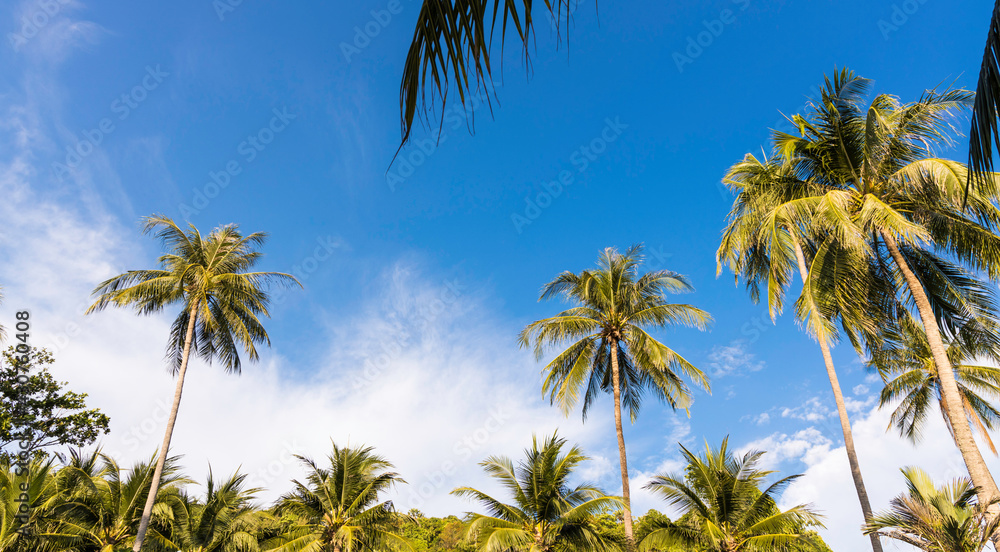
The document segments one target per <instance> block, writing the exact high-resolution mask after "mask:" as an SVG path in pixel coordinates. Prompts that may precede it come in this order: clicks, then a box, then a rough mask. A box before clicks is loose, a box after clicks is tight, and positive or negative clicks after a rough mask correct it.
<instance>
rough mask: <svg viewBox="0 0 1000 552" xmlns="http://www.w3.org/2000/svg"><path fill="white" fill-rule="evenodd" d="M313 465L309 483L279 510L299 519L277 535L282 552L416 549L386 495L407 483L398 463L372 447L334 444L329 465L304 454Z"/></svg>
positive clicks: (285, 499)
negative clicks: (401, 530) (403, 532)
mask: <svg viewBox="0 0 1000 552" xmlns="http://www.w3.org/2000/svg"><path fill="white" fill-rule="evenodd" d="M299 459H300V460H302V462H303V463H304V464H305V466H306V468H307V469H308V475H307V476H306V480H305V482H300V481H293V483H294V486H295V489H294V490H293V491H292V492H290V493H288V494H286V495H284V496H282V497H281V499H280V501H279V504H278V509H277V512H278V514H279V515H281V514H286V513H287V514H291V515H293V516H294V517H295V518H296V523H295V524H294V525H293V526H292V527H291V528H290V529H289V530H288V532H287V533H286V534H284V535H281V536H280V537H279V538H277V539H275V540H274V542H273V543H271V544H272V545H273V549H274V550H275V551H276V552H321V551H322V552H362V551H366V550H386V549H388V550H401V551H412V549H413V548H412V546H411V545H410V543H409V542H408V541H407V539H405V538H403V537H402V536H401V535H399V534H398V533H396V530H397V527H398V521H399V517H400V515H399V514H397V513H396V512H395V510H394V509H393V507H392V502H390V501H380V500H381V498H382V495H383V494H384V493H386V492H387V491H389V489H391V488H392V487H393V486H395V485H397V484H399V483H405V481H403V479H402V478H401V477H400V476H399V474H397V473H396V472H393V471H389V470H391V469H392V468H393V465H392V464H391V463H390V462H389V461H388V460H386V459H385V458H383V457H381V456H378V455H377V454H375V453H374V449H373V448H372V447H363V446H362V447H343V448H342V447H339V446H337V444H336V443H334V444H333V453H332V454H331V455H330V456H329V458H328V461H329V466H328V467H321V466H319V465H318V464H316V463H315V462H314V461H312V460H310V459H308V458H304V457H301V456H300V457H299Z"/></svg>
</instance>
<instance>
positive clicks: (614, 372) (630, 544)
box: [611, 339, 635, 552]
mask: <svg viewBox="0 0 1000 552" xmlns="http://www.w3.org/2000/svg"><path fill="white" fill-rule="evenodd" d="M611 379H612V384H613V387H614V398H615V431H616V432H617V433H618V462H619V464H620V465H621V468H622V501H623V502H625V511H624V514H625V516H624V517H625V541H626V546H627V548H628V551H629V552H632V551H633V550H635V537H634V536H633V533H632V501H631V498H630V497H629V495H630V493H629V484H628V463H627V462H626V460H625V434H624V433H623V432H622V393H621V385H620V384H619V381H618V341H616V340H614V339H612V340H611Z"/></svg>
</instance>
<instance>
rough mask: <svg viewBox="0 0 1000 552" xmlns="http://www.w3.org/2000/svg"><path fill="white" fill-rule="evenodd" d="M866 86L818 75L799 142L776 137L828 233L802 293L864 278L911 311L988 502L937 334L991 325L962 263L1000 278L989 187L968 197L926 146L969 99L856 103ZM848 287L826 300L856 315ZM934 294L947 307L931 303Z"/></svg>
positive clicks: (985, 478)
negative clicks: (892, 292) (891, 290)
mask: <svg viewBox="0 0 1000 552" xmlns="http://www.w3.org/2000/svg"><path fill="white" fill-rule="evenodd" d="M869 86H870V81H868V80H867V79H862V78H860V77H857V76H856V75H854V74H853V73H852V72H850V71H848V70H846V69H844V70H843V71H841V72H840V73H839V74H838V75H836V76H835V78H834V79H833V81H831V80H830V79H827V81H826V85H825V87H824V89H823V91H822V98H821V100H820V101H819V102H817V103H814V104H813V105H812V106H811V112H810V113H809V115H808V117H802V116H795V117H793V121H794V122H795V123H796V124H797V126H798V128H799V132H798V135H791V134H786V133H781V132H777V133H775V142H776V147H777V148H778V150H779V151H781V152H783V154H784V155H785V156H786V157H789V158H793V159H797V160H798V161H799V164H798V167H799V169H800V172H799V177H800V179H801V180H805V181H810V182H812V183H815V184H816V185H817V186H819V187H820V188H821V189H822V190H823V193H820V194H815V195H812V196H810V197H808V198H805V199H804V200H801V201H800V202H799V203H798V205H796V208H798V209H801V210H803V211H808V212H810V213H811V217H812V218H811V220H810V221H809V224H810V226H811V229H812V230H813V235H822V236H826V238H825V239H824V240H823V241H822V242H821V243H820V244H819V245H818V247H817V251H816V254H815V257H814V261H813V267H812V268H811V269H810V278H811V279H813V280H814V281H813V282H809V283H807V286H812V285H823V284H821V283H820V284H817V283H816V281H818V280H820V279H822V278H823V275H824V274H825V275H827V276H828V277H829V276H830V275H836V274H844V273H848V272H849V273H851V274H852V275H858V274H869V275H874V280H875V281H878V282H881V283H883V284H886V283H891V284H892V285H893V286H894V287H895V289H896V293H897V295H898V297H897V298H895V302H896V303H898V304H903V305H912V306H913V307H915V310H916V311H917V313H918V314H919V317H920V320H921V322H922V323H923V327H924V331H925V334H926V337H927V341H928V344H929V348H930V351H931V353H932V356H933V358H934V362H935V364H936V366H937V369H938V374H939V376H940V380H941V397H942V404H943V406H944V411H945V414H946V416H947V418H948V419H949V421H950V425H951V427H952V429H953V431H954V435H955V442H956V444H957V446H958V448H959V450H960V451H961V453H962V457H963V459H964V460H965V464H966V467H967V468H968V470H969V474H970V476H971V477H972V481H973V482H974V483H975V485H976V486H977V488H978V489H979V493H980V501H981V502H982V503H984V504H989V503H991V502H992V501H993V499H994V498H995V497H998V496H1000V490H998V489H997V485H996V483H995V482H994V480H993V477H992V475H991V474H990V471H989V469H988V468H987V466H986V463H985V461H984V460H983V457H982V454H981V453H980V452H979V449H978V447H977V446H976V443H975V441H974V439H973V436H972V431H971V429H970V428H969V425H968V424H967V423H965V411H964V408H963V407H962V399H961V394H960V392H959V389H958V386H957V384H956V382H955V376H954V370H953V369H952V366H951V362H950V361H949V360H948V356H947V347H946V346H945V345H944V342H943V340H942V331H944V332H945V333H948V332H950V331H954V330H957V328H958V327H960V326H961V325H964V324H965V323H968V322H970V321H971V322H973V323H975V324H976V325H977V326H978V327H980V328H993V327H995V325H994V324H993V323H986V322H984V321H987V320H989V319H991V318H992V314H991V312H992V311H993V310H994V308H995V306H996V300H995V293H994V291H993V290H992V289H991V288H990V287H989V286H987V285H985V284H983V283H982V282H980V281H979V280H977V279H976V278H975V276H974V275H973V274H972V273H970V272H969V271H968V270H967V269H966V266H967V267H969V268H971V269H973V270H976V271H982V272H983V273H985V274H986V275H988V276H989V277H990V278H994V279H995V278H998V277H1000V236H997V234H996V230H997V227H998V225H1000V209H997V207H996V205H995V199H996V198H997V197H998V195H1000V194H998V186H997V179H996V178H989V179H986V180H985V181H984V183H983V184H982V185H980V186H978V187H977V188H976V189H974V190H970V191H969V194H968V195H967V196H966V195H965V194H964V185H965V182H966V176H967V171H966V168H965V166H963V165H962V164H961V163H957V162H954V161H948V160H945V159H938V158H934V157H933V156H932V152H931V148H932V147H934V146H937V145H942V144H943V145H948V144H950V143H951V142H950V139H949V134H948V133H949V132H950V130H951V127H950V125H949V123H948V117H949V114H950V113H951V112H952V111H953V110H954V109H956V108H961V107H965V106H967V105H968V104H969V103H970V100H971V97H972V95H971V93H969V92H967V91H965V90H948V91H945V92H942V93H938V92H935V91H930V92H926V93H925V94H924V95H923V96H922V97H921V98H920V99H919V100H918V101H916V102H911V103H907V104H903V103H902V102H900V101H899V100H898V99H897V98H895V97H894V96H890V95H888V94H881V95H878V96H876V97H875V98H873V99H872V100H871V102H870V103H869V104H868V105H867V106H866V105H864V101H865V98H866V97H867V92H868V89H869ZM963 196H965V197H964V198H963ZM963 200H964V201H963ZM956 261H957V263H963V264H964V265H965V266H963V265H962V264H957V263H956ZM852 265H853V266H852ZM872 281H873V280H871V279H870V280H869V281H868V282H867V284H871V282H872ZM826 285H827V286H829V285H830V283H829V282H827V283H826ZM858 285H859V286H864V285H866V282H858ZM828 289H833V288H828ZM854 291H856V290H852V280H844V279H840V280H839V287H836V290H835V293H833V294H832V296H831V297H832V298H831V304H837V305H840V306H843V305H849V304H852V303H853V304H854V305H855V307H854V308H856V307H857V304H858V302H859V300H860V301H862V302H863V301H866V300H867V298H866V297H865V296H864V295H865V294H864V293H860V294H858V293H852V292H854ZM935 293H941V294H943V296H946V297H947V298H948V300H947V301H936V300H935V298H934V294H935ZM852 295H853V297H852ZM880 314H881V313H880ZM872 319H873V320H879V319H881V318H880V316H873V317H872Z"/></svg>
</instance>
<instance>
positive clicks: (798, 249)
mask: <svg viewBox="0 0 1000 552" xmlns="http://www.w3.org/2000/svg"><path fill="white" fill-rule="evenodd" d="M792 240H793V241H794V242H795V258H796V259H798V262H799V274H800V275H801V276H802V285H803V286H805V285H806V282H807V280H808V278H809V270H808V269H807V268H806V258H805V255H803V253H802V246H801V245H799V240H798V238H796V237H795V235H794V234H792ZM808 299H809V308H811V309H812V311H813V313H815V316H819V313H818V312H817V308H816V303H815V302H814V301H813V298H812V296H809V297H808ZM816 333H817V341H819V349H820V351H822V353H823V363H824V364H826V375H827V377H828V378H830V387H832V388H833V400H834V402H836V403H837V415H838V416H839V417H840V430H841V431H843V432H844V448H846V449H847V462H848V463H849V464H850V465H851V477H852V478H854V488H855V490H857V492H858V500H859V501H860V502H861V512H862V514H863V515H864V518H865V523H868V522H869V521H871V519H872V506H871V503H870V502H869V501H868V491H867V490H865V481H864V479H863V478H862V477H861V465H860V464H859V463H858V453H857V451H856V450H854V435H853V433H852V432H851V421H850V420H849V419H848V417H847V406H846V405H845V404H844V394H843V393H842V392H841V390H840V381H839V380H838V378H837V371H836V370H835V369H834V367H833V356H832V355H831V354H830V345H829V343H827V341H826V339H824V338H823V337H822V336H821V335H819V334H820V332H819V331H818V328H817V332H816ZM869 537H870V538H871V541H872V550H874V552H882V543H881V542H880V541H879V537H878V534H876V533H872V534H871V535H869Z"/></svg>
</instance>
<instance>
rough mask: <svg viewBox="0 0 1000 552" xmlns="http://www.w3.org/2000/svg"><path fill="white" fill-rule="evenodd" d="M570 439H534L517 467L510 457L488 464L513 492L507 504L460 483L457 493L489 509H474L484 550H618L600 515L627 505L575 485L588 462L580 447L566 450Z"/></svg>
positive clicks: (473, 527)
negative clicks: (599, 521) (577, 473)
mask: <svg viewBox="0 0 1000 552" xmlns="http://www.w3.org/2000/svg"><path fill="white" fill-rule="evenodd" d="M565 445H566V440H565V439H562V438H559V437H558V436H556V435H555V434H553V435H552V436H550V437H547V438H545V439H542V440H539V439H538V438H537V437H534V438H532V445H531V448H530V449H527V450H525V458H524V459H523V460H521V461H520V462H518V464H517V465H516V466H515V464H514V462H513V461H512V460H511V459H510V458H507V457H503V456H494V457H490V458H487V459H486V460H485V461H484V462H482V464H481V465H482V467H483V470H484V471H485V472H486V473H487V475H489V476H490V477H493V478H495V479H496V480H497V481H498V482H499V483H500V485H501V486H502V487H503V489H504V490H505V491H507V492H508V493H509V494H510V495H511V499H512V502H511V503H505V502H502V501H501V500H499V499H497V498H494V497H492V496H490V495H488V494H486V493H484V492H482V491H478V490H476V489H473V488H470V487H460V488H458V489H455V490H454V491H452V494H456V495H459V496H464V497H469V498H472V499H474V500H475V501H476V502H478V503H479V505H480V506H481V507H482V508H483V509H484V510H486V512H488V513H487V514H478V513H473V514H471V516H470V519H469V529H468V534H469V538H470V540H472V541H474V542H475V543H476V545H477V549H478V550H479V551H480V552H511V551H517V552H554V551H565V552H574V551H577V552H590V551H596V552H603V551H609V550H617V548H618V547H617V546H616V544H615V542H614V541H613V540H611V539H608V538H606V537H605V536H604V535H602V534H601V532H600V530H599V527H598V526H597V524H596V523H595V521H596V518H597V514H599V513H601V512H602V511H604V510H606V509H616V508H618V507H620V506H621V499H619V498H617V497H610V496H605V495H604V493H602V492H601V491H599V490H598V489H597V488H596V487H594V486H591V485H587V484H582V485H577V486H575V487H571V486H570V483H569V479H570V478H571V477H572V475H573V471H574V469H576V468H577V467H579V465H580V464H581V463H583V462H584V461H586V460H587V457H586V456H584V455H583V453H582V452H581V451H580V449H579V448H578V447H572V448H570V449H569V450H566V451H563V448H564V446H565Z"/></svg>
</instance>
